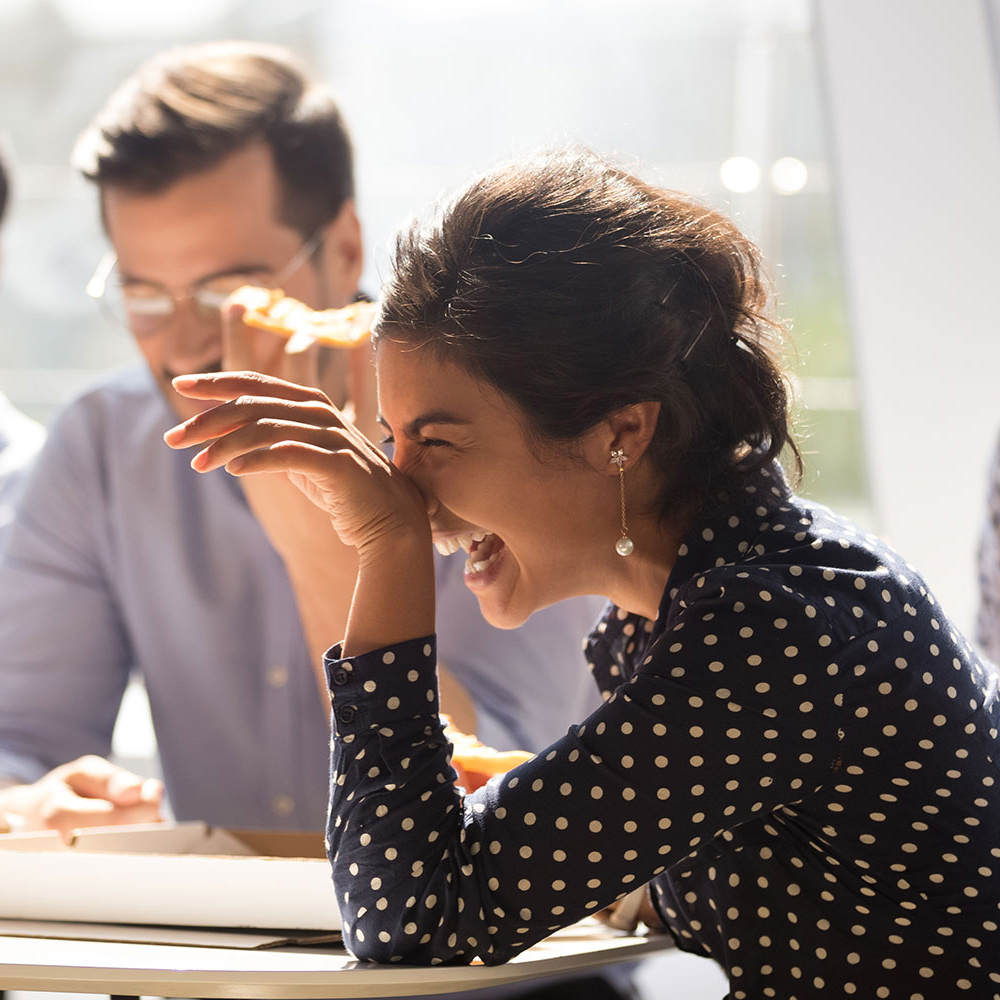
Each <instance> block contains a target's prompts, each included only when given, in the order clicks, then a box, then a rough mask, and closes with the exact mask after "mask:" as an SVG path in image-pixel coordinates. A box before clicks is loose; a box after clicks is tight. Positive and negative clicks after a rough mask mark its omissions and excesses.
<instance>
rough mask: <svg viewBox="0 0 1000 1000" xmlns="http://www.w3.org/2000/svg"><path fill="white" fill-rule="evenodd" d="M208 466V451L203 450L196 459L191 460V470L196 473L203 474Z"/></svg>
mask: <svg viewBox="0 0 1000 1000" xmlns="http://www.w3.org/2000/svg"><path fill="white" fill-rule="evenodd" d="M206 465H208V449H207V448H202V449H201V451H199V452H198V454H197V455H195V456H194V458H192V459H191V468H192V469H194V470H195V472H201V471H202V469H204V468H205V466H206Z"/></svg>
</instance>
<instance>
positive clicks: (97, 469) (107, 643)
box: [0, 404, 155, 782]
mask: <svg viewBox="0 0 1000 1000" xmlns="http://www.w3.org/2000/svg"><path fill="white" fill-rule="evenodd" d="M102 467H103V463H102V461H101V456H100V452H99V442H98V440H97V434H96V431H95V429H94V428H92V427H90V426H89V421H88V413H87V411H86V409H85V408H83V407H81V406H80V405H79V404H77V405H75V406H71V407H70V408H69V409H68V410H66V411H64V413H63V414H62V416H61V417H60V418H59V419H58V420H57V421H56V424H55V425H54V427H53V429H52V433H51V435H50V437H49V440H48V442H47V444H46V446H45V447H44V448H43V449H42V452H41V454H40V455H39V457H38V460H37V462H36V465H35V468H34V470H33V472H32V475H31V476H30V477H29V480H28V482H27V484H26V487H25V492H24V495H23V497H22V501H21V503H20V505H19V508H18V514H17V516H16V518H15V520H14V522H13V524H12V525H11V526H10V529H9V533H8V535H7V539H6V545H5V547H4V551H3V554H2V556H0V777H3V778H6V779H7V780H14V781H23V782H31V781H34V780H36V779H37V778H39V777H40V776H41V775H42V774H44V773H45V772H46V771H48V770H50V769H51V768H52V767H54V766H56V765H58V764H61V763H64V762H65V761H67V760H72V759H74V758H76V757H78V756H80V755H82V754H86V753H95V754H100V755H102V756H107V755H108V753H109V752H110V748H111V735H112V731H113V728H114V722H115V718H116V716H117V713H118V708H119V705H120V703H121V698H122V693H123V691H124V688H125V684H126V682H127V679H128V670H129V663H130V659H131V657H130V654H129V648H128V643H127V641H126V639H125V633H124V629H123V627H122V624H121V621H120V618H119V615H118V611H117V608H116V605H115V602H114V600H113V599H112V596H111V594H110V593H109V590H108V587H107V583H106V579H107V577H106V572H107V570H106V563H107V558H108V552H109V550H110V547H111V545H112V539H111V538H110V536H109V534H108V531H109V529H108V528H107V526H106V523H105V522H106V511H107V502H106V497H105V496H104V495H103V491H102V488H101V481H102V480H101V470H102ZM154 571H155V570H154Z"/></svg>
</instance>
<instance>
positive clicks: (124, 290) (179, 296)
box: [87, 226, 324, 338]
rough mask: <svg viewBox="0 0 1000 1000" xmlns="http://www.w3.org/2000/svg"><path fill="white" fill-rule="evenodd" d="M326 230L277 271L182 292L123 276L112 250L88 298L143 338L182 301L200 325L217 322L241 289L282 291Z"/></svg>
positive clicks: (234, 275)
mask: <svg viewBox="0 0 1000 1000" xmlns="http://www.w3.org/2000/svg"><path fill="white" fill-rule="evenodd" d="M323 229H324V227H322V226H321V227H320V228H319V229H317V230H316V231H315V232H314V233H313V234H312V235H311V236H310V237H309V239H307V240H306V241H305V242H304V243H303V244H302V246H300V247H299V249H298V250H296V251H295V255H294V256H293V257H292V259H291V260H289V261H288V263H287V264H285V266H284V267H282V268H280V269H279V270H278V271H277V272H274V273H272V272H266V271H232V272H230V273H228V274H219V275H214V276H212V277H209V278H203V279H202V280H201V281H195V282H192V283H191V284H190V285H188V287H187V288H185V289H184V290H183V291H181V292H180V293H178V292H175V291H174V290H173V289H171V288H168V287H167V286H166V285H161V284H159V283H158V282H155V281H138V280H135V279H132V278H122V276H121V275H120V274H119V273H118V271H117V264H118V257H117V256H116V254H115V253H114V251H113V250H112V251H109V252H108V253H106V254H105V255H104V257H102V258H101V262H100V263H99V264H98V265H97V269H96V270H95V271H94V273H93V275H92V276H91V278H90V281H88V282H87V294H88V295H89V296H90V297H91V298H94V299H97V300H98V302H100V304H101V309H102V310H103V312H104V313H105V314H106V315H107V316H108V317H109V318H110V319H111V320H112V321H113V322H115V323H117V324H118V325H120V326H125V327H127V328H128V329H129V330H131V331H132V333H133V334H135V336H136V337H139V338H143V337H150V336H153V335H154V334H157V333H159V332H160V330H161V329H162V328H163V327H164V326H165V325H166V324H167V322H168V321H169V320H170V319H171V317H172V316H173V315H174V313H175V312H176V311H177V307H178V306H179V305H180V303H181V302H189V303H190V304H191V310H192V311H193V313H194V315H195V317H196V318H197V319H198V320H199V321H200V322H202V323H218V322H219V318H220V315H221V314H220V310H221V308H222V304H223V303H224V302H225V301H226V299H227V298H229V296H230V295H231V294H232V293H233V292H235V291H236V289H237V288H239V287H240V285H262V286H264V287H266V288H280V287H281V285H282V284H284V282H285V281H287V280H288V279H289V278H290V277H291V276H292V275H293V274H294V273H295V272H296V271H297V270H298V269H299V268H300V267H302V265H303V264H304V263H305V262H306V261H307V260H309V258H310V257H311V256H312V255H313V254H314V253H315V252H316V250H317V248H318V247H319V246H320V244H321V243H322V242H323Z"/></svg>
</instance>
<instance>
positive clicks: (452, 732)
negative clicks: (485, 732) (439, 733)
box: [441, 715, 535, 792]
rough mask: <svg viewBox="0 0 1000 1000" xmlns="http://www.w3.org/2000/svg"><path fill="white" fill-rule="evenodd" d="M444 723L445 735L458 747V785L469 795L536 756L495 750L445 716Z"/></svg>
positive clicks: (454, 756)
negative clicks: (492, 779) (493, 778)
mask: <svg viewBox="0 0 1000 1000" xmlns="http://www.w3.org/2000/svg"><path fill="white" fill-rule="evenodd" d="M441 721H442V722H443V723H444V735H445V736H446V737H447V738H448V740H449V741H450V742H451V745H452V747H454V750H453V751H452V757H451V763H452V767H454V768H455V770H456V771H457V772H458V784H460V785H462V786H463V787H464V788H465V790H466V791H467V792H474V791H475V790H476V789H477V788H481V787H482V786H483V785H485V784H486V782H487V781H489V780H490V778H492V777H494V776H495V775H498V774H506V773H507V771H509V770H511V768H515V767H517V766H518V765H519V764H523V763H524V762H525V761H526V760H531V758H532V757H534V756H535V755H534V754H533V753H528V752H527V751H526V750H494V749H493V747H488V746H486V745H485V744H484V743H481V742H480V741H479V740H478V739H477V738H476V737H475V736H470V735H469V734H468V733H463V732H462V731H461V730H460V729H456V728H455V726H454V725H453V724H452V721H451V719H450V718H449V717H448V716H447V715H442V716H441Z"/></svg>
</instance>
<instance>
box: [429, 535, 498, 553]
mask: <svg viewBox="0 0 1000 1000" xmlns="http://www.w3.org/2000/svg"><path fill="white" fill-rule="evenodd" d="M488 535H489V532H488V531H473V532H470V533H469V534H467V535H453V536H452V537H451V538H436V539H435V540H434V548H436V549H437V550H438V552H440V553H441V555H443V556H450V555H451V554H452V553H453V552H457V551H458V550H459V549H464V550H465V551H466V552H468V551H469V550H470V549H471V548H472V545H473V543H474V542H481V541H483V540H484V539H485V538H486V537H487V536H488Z"/></svg>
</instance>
